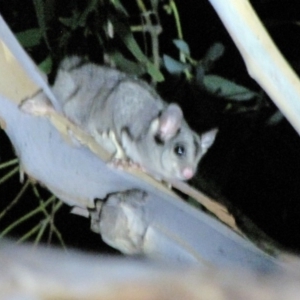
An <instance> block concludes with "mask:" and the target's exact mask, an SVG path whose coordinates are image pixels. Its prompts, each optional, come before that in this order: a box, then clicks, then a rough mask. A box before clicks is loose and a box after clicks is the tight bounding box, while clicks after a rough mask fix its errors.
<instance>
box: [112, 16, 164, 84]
mask: <svg viewBox="0 0 300 300" xmlns="http://www.w3.org/2000/svg"><path fill="white" fill-rule="evenodd" d="M111 22H112V24H113V26H114V29H115V32H116V33H117V34H118V36H119V37H120V39H121V40H122V42H123V43H124V44H125V46H126V47H127V49H128V50H129V51H130V52H131V53H132V55H133V56H134V57H135V58H136V59H137V60H138V61H139V62H140V63H142V64H143V65H144V66H146V68H147V72H148V74H149V75H150V76H151V77H152V78H153V80H154V81H156V82H160V81H163V80H164V76H163V75H162V73H161V72H160V70H159V69H158V68H156V67H155V65H154V64H153V63H152V62H151V61H150V60H149V58H148V57H147V56H146V55H145V54H144V53H143V51H142V50H141V48H140V46H139V45H138V43H137V42H136V40H135V39H134V37H133V35H132V33H131V31H130V30H129V28H128V27H126V25H125V24H123V23H121V22H119V21H118V20H117V19H113V18H112V19H111Z"/></svg>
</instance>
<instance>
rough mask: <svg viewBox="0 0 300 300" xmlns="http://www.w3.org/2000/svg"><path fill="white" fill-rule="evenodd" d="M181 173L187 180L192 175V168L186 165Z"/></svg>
mask: <svg viewBox="0 0 300 300" xmlns="http://www.w3.org/2000/svg"><path fill="white" fill-rule="evenodd" d="M182 175H183V177H184V178H185V179H186V180H188V179H191V178H192V177H193V176H194V171H193V170H192V168H189V167H186V168H184V169H183V170H182Z"/></svg>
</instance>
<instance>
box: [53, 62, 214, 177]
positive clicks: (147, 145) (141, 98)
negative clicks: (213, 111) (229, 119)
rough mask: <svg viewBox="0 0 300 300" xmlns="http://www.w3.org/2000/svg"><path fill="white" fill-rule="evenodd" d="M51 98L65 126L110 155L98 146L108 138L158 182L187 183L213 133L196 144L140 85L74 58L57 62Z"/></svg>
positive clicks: (176, 116) (178, 115) (172, 109)
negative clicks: (85, 135)
mask: <svg viewBox="0 0 300 300" xmlns="http://www.w3.org/2000/svg"><path fill="white" fill-rule="evenodd" d="M53 92H54V94H55V96H56V97H57V99H58V101H59V102H60V103H61V104H62V109H63V112H64V114H65V116H66V117H67V118H68V119H69V120H71V121H72V122H74V123H75V124H77V125H78V126H80V127H81V128H82V129H83V130H84V131H86V132H87V133H88V134H90V135H92V136H93V137H94V138H95V139H96V141H98V142H99V143H100V144H101V143H102V146H104V148H105V147H106V146H107V147H106V148H108V149H113V148H115V149H116V147H113V146H111V145H110V146H108V144H107V143H106V142H104V145H103V138H102V137H103V134H104V133H108V132H113V133H114V137H115V139H116V141H117V142H118V144H119V145H120V146H121V148H122V149H123V151H124V152H125V155H126V158H129V159H130V160H131V161H133V162H134V163H135V164H138V165H139V166H140V167H141V168H142V169H144V170H146V171H147V172H149V173H151V174H153V175H154V176H156V177H159V178H161V179H165V180H174V179H175V180H176V179H177V180H178V179H179V180H188V179H190V178H192V177H193V176H194V174H195V172H196V168H197V164H198V162H199V160H200V158H201V157H202V156H203V154H204V153H205V152H206V151H207V149H208V148H209V147H210V146H211V145H212V143H213V141H214V139H215V135H216V130H210V131H208V132H206V133H204V134H203V135H202V136H201V138H200V137H199V136H198V135H197V134H196V133H195V132H193V131H192V130H191V129H190V127H189V126H188V124H187V123H186V122H185V120H184V119H183V113H182V110H181V108H180V107H179V106H178V105H177V104H174V103H172V104H169V105H168V104H167V103H165V102H164V101H163V100H162V99H161V98H160V96H159V95H158V94H157V93H156V92H155V90H154V89H153V88H151V87H150V86H149V85H148V84H147V83H146V82H144V81H142V80H139V79H137V78H135V77H133V76H130V75H128V74H125V73H123V72H120V71H118V70H116V69H113V68H110V67H104V66H99V65H96V64H93V63H90V62H86V61H85V60H83V59H82V58H80V57H77V56H73V57H69V58H66V59H64V60H63V61H62V63H61V64H60V67H59V70H58V73H57V76H56V79H55V82H54V85H53ZM105 144H107V145H105Z"/></svg>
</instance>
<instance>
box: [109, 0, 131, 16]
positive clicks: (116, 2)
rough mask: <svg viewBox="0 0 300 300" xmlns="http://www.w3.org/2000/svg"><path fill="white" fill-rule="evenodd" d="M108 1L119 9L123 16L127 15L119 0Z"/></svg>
mask: <svg viewBox="0 0 300 300" xmlns="http://www.w3.org/2000/svg"><path fill="white" fill-rule="evenodd" d="M110 2H111V3H112V4H113V6H114V7H115V8H116V9H117V10H118V11H121V12H122V13H123V14H124V15H125V16H128V12H127V10H126V9H125V8H124V6H123V5H122V3H121V2H120V1H119V0H110Z"/></svg>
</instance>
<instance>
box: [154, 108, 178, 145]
mask: <svg viewBox="0 0 300 300" xmlns="http://www.w3.org/2000/svg"><path fill="white" fill-rule="evenodd" d="M182 118H183V114H182V110H181V108H180V107H179V106H178V105H177V104H170V105H168V106H167V108H166V109H165V110H164V111H163V113H162V114H161V116H160V117H159V125H158V136H159V138H160V139H161V140H162V141H167V140H169V139H170V138H172V137H173V136H174V135H175V134H176V133H177V131H178V129H179V128H180V126H181V122H182Z"/></svg>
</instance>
